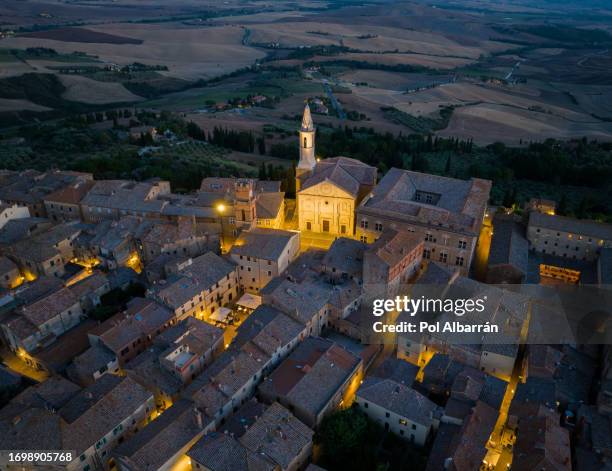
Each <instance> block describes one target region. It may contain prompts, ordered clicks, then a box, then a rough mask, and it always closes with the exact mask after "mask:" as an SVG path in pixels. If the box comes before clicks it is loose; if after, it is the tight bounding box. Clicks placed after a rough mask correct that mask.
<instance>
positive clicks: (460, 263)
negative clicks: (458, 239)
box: [455, 257, 464, 267]
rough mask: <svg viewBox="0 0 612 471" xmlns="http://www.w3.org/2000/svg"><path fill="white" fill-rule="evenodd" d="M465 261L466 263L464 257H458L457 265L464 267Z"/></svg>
mask: <svg viewBox="0 0 612 471" xmlns="http://www.w3.org/2000/svg"><path fill="white" fill-rule="evenodd" d="M463 263H464V258H463V257H457V259H456V260H455V265H457V266H458V267H462V266H463Z"/></svg>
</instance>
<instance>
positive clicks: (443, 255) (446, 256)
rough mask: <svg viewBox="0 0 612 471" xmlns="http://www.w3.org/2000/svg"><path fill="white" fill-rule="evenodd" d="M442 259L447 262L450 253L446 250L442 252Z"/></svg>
mask: <svg viewBox="0 0 612 471" xmlns="http://www.w3.org/2000/svg"><path fill="white" fill-rule="evenodd" d="M440 261H441V262H442V263H446V262H447V261H448V254H447V253H446V252H440Z"/></svg>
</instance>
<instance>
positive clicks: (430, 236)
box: [425, 233, 436, 242]
mask: <svg viewBox="0 0 612 471" xmlns="http://www.w3.org/2000/svg"><path fill="white" fill-rule="evenodd" d="M435 241H436V239H435V237H434V236H433V234H429V233H427V234H425V242H435Z"/></svg>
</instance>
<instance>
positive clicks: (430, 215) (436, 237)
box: [356, 168, 491, 274]
mask: <svg viewBox="0 0 612 471" xmlns="http://www.w3.org/2000/svg"><path fill="white" fill-rule="evenodd" d="M490 191H491V182H490V181H489V180H481V179H479V178H472V179H471V180H468V181H465V180H458V179H455V178H448V177H441V176H438V175H429V174H425V173H418V172H412V171H410V170H401V169H397V168H392V169H391V170H389V172H387V174H386V175H385V177H384V178H383V179H382V180H381V181H380V183H379V184H378V185H377V186H376V188H375V189H374V191H372V193H371V194H370V195H369V196H367V197H366V198H365V199H364V200H363V201H362V202H361V204H360V205H359V206H358V207H357V210H356V224H357V228H356V236H357V238H359V239H360V240H361V241H363V242H368V243H369V242H373V241H374V240H376V239H378V238H379V237H380V235H381V234H382V233H383V232H384V231H385V230H387V229H401V230H404V231H408V232H414V233H416V234H418V235H419V236H421V237H422V238H423V240H424V242H425V246H424V249H423V258H424V259H428V260H435V261H437V262H440V263H442V264H444V265H448V266H451V267H458V268H459V269H460V271H461V272H462V274H467V273H468V271H469V267H470V264H471V263H472V258H473V256H474V251H475V248H476V241H477V240H478V236H479V234H480V229H481V227H482V222H483V219H484V216H485V210H486V208H487V201H488V199H489V193H490Z"/></svg>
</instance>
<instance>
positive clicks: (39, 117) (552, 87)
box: [0, 0, 612, 212]
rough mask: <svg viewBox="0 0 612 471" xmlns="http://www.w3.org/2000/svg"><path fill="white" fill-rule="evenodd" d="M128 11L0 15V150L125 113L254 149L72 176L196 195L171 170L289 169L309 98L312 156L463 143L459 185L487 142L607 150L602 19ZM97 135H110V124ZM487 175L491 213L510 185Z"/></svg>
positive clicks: (520, 11) (115, 158)
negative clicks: (31, 134)
mask: <svg viewBox="0 0 612 471" xmlns="http://www.w3.org/2000/svg"><path fill="white" fill-rule="evenodd" d="M135 5H136V4H135V3H133V0H118V1H117V2H113V3H112V4H109V5H105V6H102V4H99V3H96V2H85V3H74V2H64V1H60V2H59V4H58V6H57V8H55V9H54V11H53V13H49V12H47V11H46V8H45V4H44V3H42V2H40V3H39V0H32V1H30V2H27V3H19V4H15V5H11V6H7V5H3V6H1V7H0V13H1V14H2V15H3V21H4V24H3V25H2V26H0V30H2V31H5V33H3V34H2V37H0V129H2V128H7V131H6V137H12V136H13V135H14V134H15V133H17V134H18V133H19V132H20V130H21V129H23V127H24V126H25V128H28V126H29V123H41V122H42V123H44V122H45V121H46V120H53V121H56V120H69V121H70V120H72V119H73V118H74V116H75V115H77V116H81V117H82V116H83V115H91V114H99V113H103V112H104V111H106V110H113V109H117V108H119V109H121V108H124V107H129V108H130V109H132V110H134V112H138V111H139V110H147V111H149V110H153V111H154V112H155V113H157V114H158V115H159V114H160V113H171V114H174V115H175V116H177V117H180V119H182V120H184V122H185V123H188V122H193V123H194V124H195V125H197V126H199V128H201V129H202V130H203V133H204V135H209V134H210V133H212V132H213V130H214V129H223V130H228V131H233V132H238V133H240V132H242V133H247V134H248V135H249V136H251V137H250V139H252V140H253V141H256V142H257V143H258V144H257V148H258V149H259V150H260V151H261V152H253V149H250V150H244V149H240V150H238V149H235V148H225V149H221V148H220V147H216V146H212V145H211V144H210V143H203V142H196V141H195V140H193V139H188V142H187V143H186V144H184V145H178V144H176V143H174V144H172V145H164V146H162V148H160V149H154V150H152V151H150V152H149V153H147V154H146V156H137V153H138V151H139V148H138V147H133V144H130V143H126V142H114V144H113V145H109V146H106V147H104V148H102V149H97V148H95V149H91V151H90V152H89V154H88V155H85V154H79V155H77V157H76V162H78V165H79V166H80V167H79V168H86V169H90V170H92V171H94V173H99V174H102V175H132V176H135V177H138V178H142V177H143V176H147V175H153V174H156V173H158V174H160V175H165V176H168V178H174V180H175V181H176V183H177V185H178V186H179V187H181V188H190V187H191V186H192V184H193V182H191V181H178V180H180V179H179V178H178V177H177V175H179V174H184V173H185V169H186V168H187V169H194V170H193V173H194V175H196V176H197V175H199V174H223V175H227V174H254V173H255V172H257V168H258V167H259V166H260V165H261V163H262V162H266V163H268V162H272V163H273V165H280V166H284V167H287V165H288V164H289V162H290V159H291V158H295V151H296V149H295V130H296V128H297V126H298V125H299V114H300V111H301V109H302V108H303V105H304V102H306V101H310V102H311V103H313V102H317V103H320V104H321V105H322V106H317V107H313V113H314V119H315V122H316V125H317V126H318V127H319V129H320V131H321V132H320V134H321V135H320V139H322V141H321V142H322V144H321V145H320V146H318V147H317V149H318V151H319V152H320V153H321V154H322V155H328V154H327V152H328V151H329V150H330V149H336V148H335V147H333V146H332V147H331V148H326V147H325V142H326V141H325V137H324V136H325V135H327V134H326V133H330V132H331V133H332V135H333V134H334V133H335V132H337V131H336V130H338V129H349V130H355V129H357V130H360V129H365V130H367V132H368V133H370V132H373V133H375V134H376V135H381V136H385V135H387V134H389V136H391V138H392V139H398V140H399V141H401V140H402V139H404V137H405V136H421V138H422V139H425V138H426V137H427V136H431V137H432V138H433V139H436V138H437V139H442V142H453V143H456V142H469V143H470V146H472V145H473V146H475V147H474V151H473V152H471V153H468V154H466V155H461V153H458V154H457V155H456V158H454V159H452V160H453V161H454V167H455V171H457V172H460V174H461V176H464V177H467V176H469V175H472V176H473V175H477V174H482V173H483V172H484V174H486V175H489V173H491V165H492V162H497V161H498V159H499V154H498V153H495V152H494V153H492V154H491V153H490V152H489V150H488V149H491V148H492V147H491V146H493V145H497V144H496V143H499V142H501V143H504V144H505V145H507V146H513V148H517V149H528V148H529V147H530V146H531V145H537V144H540V143H543V142H546V141H547V139H553V140H555V142H560V143H563V142H565V141H571V142H583V140H586V142H590V141H597V142H606V141H610V140H612V105H611V103H612V75H611V74H610V71H611V70H612V36H611V35H610V31H612V17H610V16H606V15H601V14H600V12H601V10H597V13H596V14H594V13H593V11H594V10H593V11H591V10H589V9H588V8H586V9H585V11H575V12H574V14H573V15H572V16H571V17H569V16H567V15H564V14H562V13H560V12H561V11H562V9H556V7H554V8H553V7H550V8H547V9H545V10H543V9H542V8H541V7H540V6H539V5H537V4H535V3H533V2H531V3H530V2H529V1H528V0H525V1H524V2H520V3H517V4H512V5H511V4H507V3H504V4H499V3H497V2H492V1H489V0H484V1H481V0H479V1H471V0H468V1H465V2H461V5H460V6H458V4H457V3H456V2H451V1H450V0H448V1H447V0H442V1H440V2H436V4H435V5H433V4H432V3H430V2H428V1H427V0H419V1H417V2H409V1H397V2H383V1H376V0H373V1H371V2H368V3H366V4H364V3H363V2H350V1H348V2H336V1H333V0H332V1H331V2H328V3H327V4H322V3H320V2H311V1H308V0H303V1H279V2H274V3H270V4H266V5H262V4H261V3H260V2H255V1H253V2H251V1H238V0H236V1H228V2H223V5H222V6H220V5H219V3H218V2H212V1H205V2H196V1H195V0H193V1H191V0H185V1H182V2H171V3H169V4H168V3H165V2H161V1H154V2H151V4H150V6H149V7H142V6H141V5H138V8H135ZM434 6H435V8H434ZM563 11H565V10H563ZM598 15H599V16H598ZM551 19H554V24H549V23H547V21H549V20H551ZM551 21H552V20H551ZM561 25H562V26H561ZM565 32H567V34H564V33H565ZM562 33H563V34H562ZM124 124H125V123H124ZM147 124H151V123H147ZM90 126H92V128H93V129H97V130H98V131H99V130H100V129H99V128H97V127H96V126H98V124H91V123H90ZM111 128H112V129H111V130H112V131H113V132H114V133H115V134H117V133H120V132H121V128H122V125H119V126H114V125H111ZM105 129H106V128H105ZM107 131H108V129H107ZM359 132H361V131H359ZM2 133H3V131H1V130H0V135H2ZM76 135H77V136H78V135H80V131H79V132H78V133H76ZM368 135H370V136H371V134H368ZM355 136H356V135H353V137H351V138H350V139H353V140H354V139H355ZM113 139H114V138H113ZM113 139H111V141H112V140H113ZM361 145H364V144H363V143H362V144H361ZM402 145H403V144H402ZM400 147H401V146H400ZM365 148H367V149H373V148H372V147H370V146H368V145H365ZM392 149H393V146H391V147H387V146H382V147H381V148H380V149H377V150H376V151H375V152H377V153H378V154H377V155H376V156H374V157H375V158H376V159H378V162H371V163H375V164H378V163H380V164H381V169H384V168H387V167H388V165H390V164H393V165H395V164H397V165H403V166H411V165H413V164H412V161H411V160H410V158H409V155H410V154H411V153H412V152H415V148H414V147H413V146H412V144H411V145H410V146H408V150H404V151H402V152H400V153H399V154H397V153H396V151H394V150H392ZM336 151H337V152H346V153H348V154H354V152H355V149H354V146H353V147H351V146H347V147H346V148H338V149H336ZM28 152H29V151H28V150H27V147H26V148H25V150H20V151H16V150H14V153H15V156H16V158H18V159H21V160H19V161H18V162H19V164H18V166H23V165H26V164H27V163H28V162H29V164H31V165H32V166H41V165H44V161H43V160H37V159H38V158H39V157H36V156H35V155H36V152H35V151H33V152H31V153H28ZM372 152H374V150H372ZM404 154H406V155H404ZM11 155H12V154H11ZM134 155H136V156H137V157H135V156H134ZM357 157H358V158H366V159H370V158H374V157H371V156H370V157H368V156H364V155H357ZM40 158H41V159H42V157H40ZM46 158H47V159H48V161H49V162H50V163H49V165H50V164H51V163H57V164H58V165H69V162H67V161H66V162H64V161H62V160H61V159H62V157H61V156H58V155H53V156H49V155H47V157H46ZM602 158H604V160H605V158H608V156H604V157H602ZM28 159H34V160H32V161H31V162H30V161H29V160H28ZM57 159H59V160H57ZM121 159H123V160H121ZM275 159H277V160H275ZM419 159H420V160H418V162H417V167H419V166H420V165H426V166H428V168H430V169H432V171H436V172H442V170H443V169H442V170H441V169H440V166H441V165H442V166H445V165H446V161H447V160H448V156H447V152H446V151H444V152H443V153H442V154H440V152H433V153H422V152H421V153H420V157H419ZM424 162H426V164H425V163H424ZM15 165H17V164H15ZM70 165H75V164H74V163H70ZM169 169H171V171H170V170H169ZM478 169H480V170H478ZM483 169H485V170H483ZM477 170H478V171H477ZM442 173H443V172H442ZM493 173H494V172H493ZM502 173H503V172H502ZM504 175H506V174H505V173H504ZM489 176H490V177H491V178H493V179H494V180H495V182H496V184H495V186H494V199H496V200H499V199H500V198H502V197H503V196H504V195H505V193H506V192H507V188H508V181H509V180H506V179H505V178H506V177H504V178H501V177H500V175H497V174H494V175H493V174H492V175H489ZM194 178H195V177H194ZM515 184H516V188H518V189H519V195H520V197H521V198H526V197H527V196H528V195H530V194H542V195H550V197H553V198H554V197H557V198H558V194H559V191H561V190H560V189H559V188H563V190H562V191H563V192H566V193H568V194H580V191H581V190H580V189H578V190H576V189H575V185H574V184H573V183H567V184H564V185H563V186H562V187H559V188H555V187H554V185H552V184H551V183H550V182H534V181H532V180H531V179H530V178H519V179H516V180H515ZM573 185H574V186H573ZM591 196H592V199H593V201H595V202H596V204H593V207H594V208H595V209H593V211H600V210H601V208H602V207H604V206H606V205H605V204H603V205H602V204H600V203H601V200H600V197H602V196H603V197H605V196H606V195H605V194H603V195H601V194H595V195H590V196H589V197H591ZM600 212H601V211H600Z"/></svg>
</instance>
